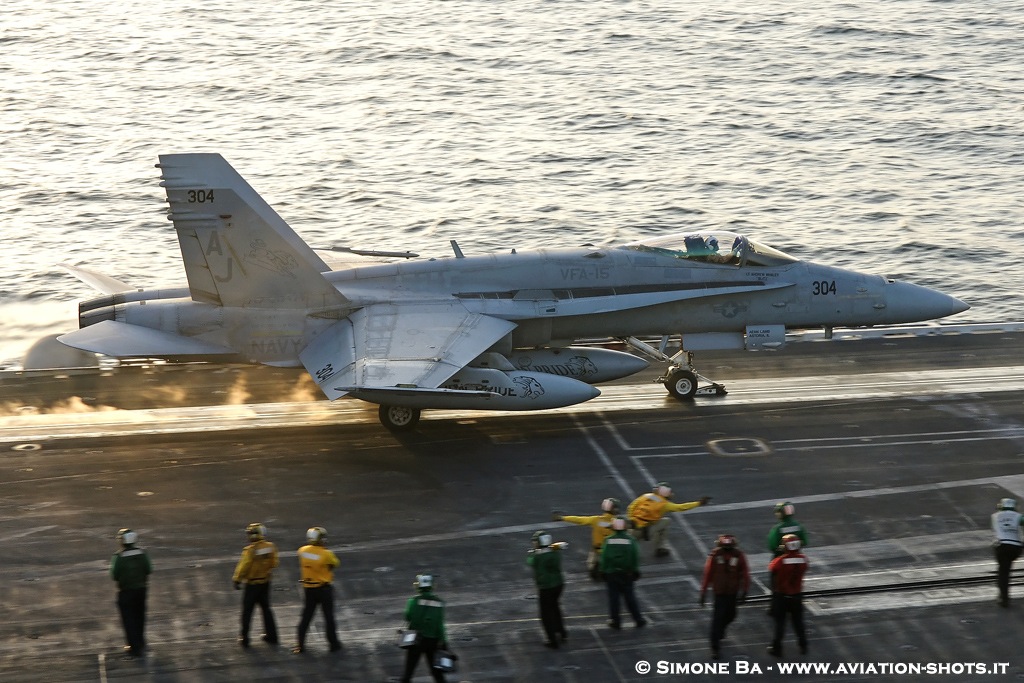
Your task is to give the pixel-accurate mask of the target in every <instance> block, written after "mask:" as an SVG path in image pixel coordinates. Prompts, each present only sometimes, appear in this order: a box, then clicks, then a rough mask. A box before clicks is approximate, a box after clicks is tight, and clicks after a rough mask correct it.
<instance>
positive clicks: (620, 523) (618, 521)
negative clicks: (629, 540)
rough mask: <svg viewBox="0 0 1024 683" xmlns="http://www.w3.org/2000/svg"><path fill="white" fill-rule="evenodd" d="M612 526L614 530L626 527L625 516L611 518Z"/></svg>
mask: <svg viewBox="0 0 1024 683" xmlns="http://www.w3.org/2000/svg"><path fill="white" fill-rule="evenodd" d="M612 528H613V529H615V530H616V531H622V530H623V529H625V528H626V518H625V517H616V518H615V519H613V520H612Z"/></svg>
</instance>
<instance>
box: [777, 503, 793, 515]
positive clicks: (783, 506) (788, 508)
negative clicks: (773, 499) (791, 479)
mask: <svg viewBox="0 0 1024 683" xmlns="http://www.w3.org/2000/svg"><path fill="white" fill-rule="evenodd" d="M775 514H776V515H778V516H779V517H792V516H793V515H795V514H796V506H795V505H793V504H792V503H790V502H789V501H788V500H787V501H786V502H785V503H776V504H775Z"/></svg>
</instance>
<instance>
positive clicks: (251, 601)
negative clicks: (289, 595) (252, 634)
mask: <svg viewBox="0 0 1024 683" xmlns="http://www.w3.org/2000/svg"><path fill="white" fill-rule="evenodd" d="M256 605H259V606H260V612H261V613H262V614H263V631H264V632H265V633H266V635H267V637H266V640H267V642H268V643H276V642H277V623H276V622H275V621H274V613H273V612H272V611H270V582H269V581H268V582H267V583H257V584H252V583H247V584H245V592H244V593H243V594H242V642H243V643H246V644H248V643H249V624H251V623H252V613H253V611H254V610H255V609H256Z"/></svg>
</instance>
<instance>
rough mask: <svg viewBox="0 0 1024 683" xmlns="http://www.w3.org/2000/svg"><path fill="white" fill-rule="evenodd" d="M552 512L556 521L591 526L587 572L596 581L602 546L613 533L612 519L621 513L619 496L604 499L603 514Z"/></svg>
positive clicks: (599, 575)
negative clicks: (580, 514) (583, 514)
mask: <svg viewBox="0 0 1024 683" xmlns="http://www.w3.org/2000/svg"><path fill="white" fill-rule="evenodd" d="M551 514H552V519H554V520H555V521H556V522H569V523H570V524H580V525H583V526H589V527H590V528H591V533H590V552H589V553H587V572H588V573H589V574H590V578H592V579H594V580H595V581H596V580H598V579H600V578H601V572H600V563H601V546H602V545H604V541H605V539H606V538H608V537H609V536H611V535H612V521H613V520H614V519H615V518H616V517H617V516H618V515H619V500H618V498H605V499H604V500H602V501H601V514H599V515H588V516H577V515H563V514H562V513H561V512H553V513H551Z"/></svg>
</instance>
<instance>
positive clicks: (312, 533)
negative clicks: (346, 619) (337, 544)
mask: <svg viewBox="0 0 1024 683" xmlns="http://www.w3.org/2000/svg"><path fill="white" fill-rule="evenodd" d="M326 538H327V530H326V529H324V528H323V527H320V526H315V527H312V528H310V529H308V530H307V531H306V540H307V541H308V542H309V543H308V544H307V545H304V546H302V547H301V548H299V567H300V569H301V570H302V578H301V579H299V581H300V582H301V583H302V588H303V593H304V594H305V604H304V605H303V607H302V620H301V621H300V622H299V642H298V644H297V645H296V646H295V647H294V648H292V652H294V653H296V654H299V653H301V652H304V651H305V649H306V631H307V630H308V629H309V624H310V622H311V621H313V613H314V612H316V608H317V605H319V606H320V608H321V610H322V611H323V613H324V630H325V631H326V632H327V642H328V643H330V646H331V652H337V651H338V650H340V649H341V642H340V641H339V640H338V632H337V627H336V626H335V623H334V587H333V586H332V585H331V582H332V581H333V580H334V569H335V568H336V567H337V566H338V558H337V556H335V554H334V553H332V552H331V551H330V550H328V549H327V548H325V547H324V539H326Z"/></svg>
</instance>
